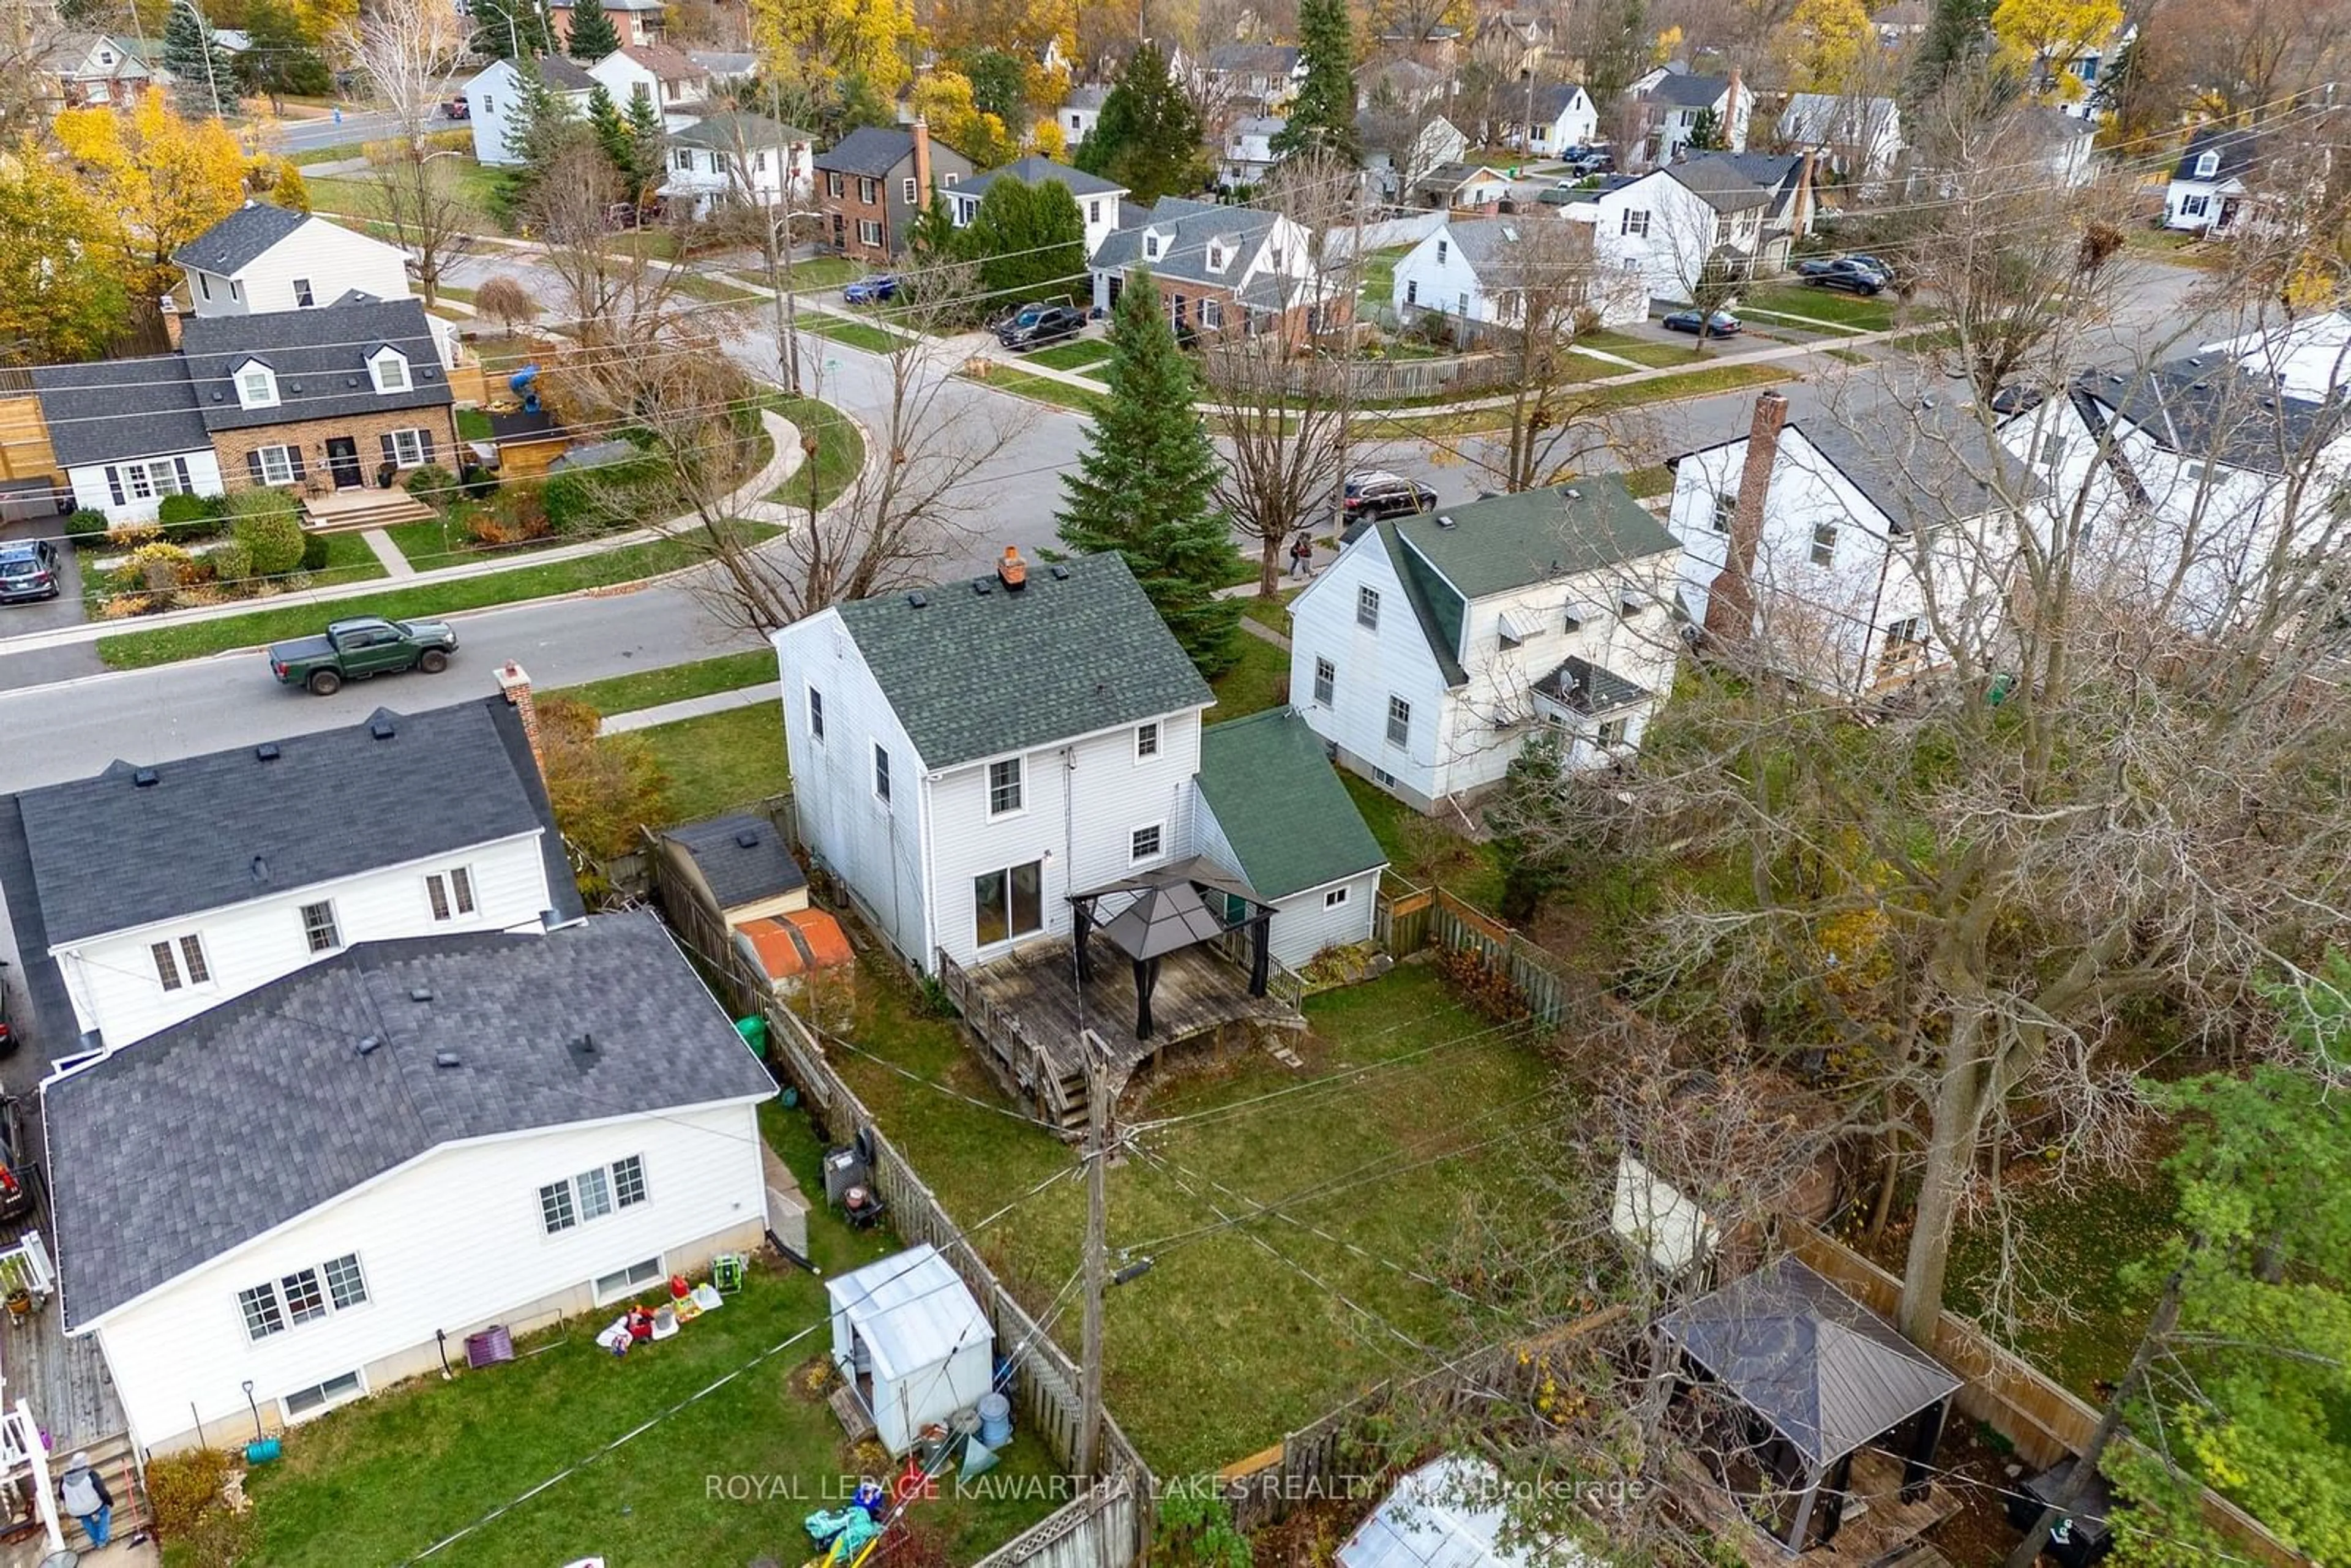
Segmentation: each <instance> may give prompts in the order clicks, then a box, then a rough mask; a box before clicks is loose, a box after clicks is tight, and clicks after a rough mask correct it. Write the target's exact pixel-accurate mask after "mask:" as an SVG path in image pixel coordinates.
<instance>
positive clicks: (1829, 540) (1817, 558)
mask: <svg viewBox="0 0 2351 1568" xmlns="http://www.w3.org/2000/svg"><path fill="white" fill-rule="evenodd" d="M1836 536H1837V531H1836V525H1834V523H1818V524H1815V525H1814V526H1813V565H1814V566H1830V565H1834V563H1835V561H1836Z"/></svg>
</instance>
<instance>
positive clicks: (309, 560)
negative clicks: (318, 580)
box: [302, 534, 327, 571]
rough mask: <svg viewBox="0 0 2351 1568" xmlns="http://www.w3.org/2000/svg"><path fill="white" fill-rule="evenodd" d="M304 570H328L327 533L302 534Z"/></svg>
mask: <svg viewBox="0 0 2351 1568" xmlns="http://www.w3.org/2000/svg"><path fill="white" fill-rule="evenodd" d="M302 570H304V571H324V570H327V536H326V535H324V534H304V535H303V536H302Z"/></svg>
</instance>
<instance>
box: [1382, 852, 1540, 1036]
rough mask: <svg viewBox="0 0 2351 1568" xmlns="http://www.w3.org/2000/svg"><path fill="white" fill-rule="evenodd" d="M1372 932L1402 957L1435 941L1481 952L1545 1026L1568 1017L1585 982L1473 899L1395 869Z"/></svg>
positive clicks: (1385, 877) (1387, 876)
mask: <svg viewBox="0 0 2351 1568" xmlns="http://www.w3.org/2000/svg"><path fill="white" fill-rule="evenodd" d="M1372 938H1373V940H1374V941H1375V942H1377V943H1379V944H1380V946H1383V947H1384V948H1386V949H1387V951H1388V952H1389V953H1391V954H1393V955H1394V956H1396V957H1399V958H1401V957H1404V956H1406V955H1408V954H1412V953H1416V952H1418V951H1420V949H1422V948H1423V947H1429V946H1437V947H1451V948H1457V949H1466V950H1468V951H1470V952H1474V953H1476V954H1477V955H1478V956H1479V957H1481V958H1482V959H1484V960H1485V962H1486V963H1487V965H1488V966H1489V967H1492V968H1493V969H1495V970H1496V971H1498V972H1499V973H1501V974H1504V975H1507V976H1509V977H1510V984H1512V985H1513V986H1516V987H1517V988H1518V989H1519V994H1520V995H1521V996H1523V997H1524V998H1526V999H1527V1008H1528V1010H1529V1011H1530V1012H1531V1014H1532V1015H1533V1017H1534V1019H1535V1021H1536V1022H1537V1023H1540V1024H1541V1025H1542V1026H1543V1027H1544V1028H1545V1029H1557V1028H1559V1027H1560V1026H1561V1025H1562V1024H1563V1023H1565V1022H1566V1021H1567V1015H1568V1009H1569V1006H1570V1004H1571V1003H1572V1002H1573V999H1574V998H1576V997H1577V996H1578V995H1579V994H1580V993H1581V992H1582V990H1583V987H1581V986H1579V985H1578V984H1577V983H1576V982H1574V981H1573V980H1571V979H1570V978H1569V977H1567V975H1566V974H1565V973H1564V972H1562V970H1561V968H1560V967H1559V960H1558V959H1556V958H1554V957H1552V956H1551V955H1550V954H1549V953H1547V952H1545V951H1544V950H1543V949H1542V948H1541V946H1537V945H1536V944H1534V943H1532V942H1530V941H1528V940H1527V939H1526V938H1525V937H1524V936H1520V935H1519V933H1518V932H1516V931H1514V930H1512V929H1511V928H1510V926H1508V925H1504V924H1503V923H1502V922H1501V921H1500V920H1499V919H1498V918H1496V917H1495V916H1493V915H1489V914H1487V913H1486V912H1485V911H1484V910H1482V909H1480V908H1479V907H1478V906H1477V905H1476V904H1471V903H1470V902H1469V901H1468V900H1467V899H1464V898H1457V897H1455V896H1454V895H1453V894H1449V893H1447V892H1446V891H1445V889H1443V888H1441V887H1415V886H1413V885H1412V884H1411V883H1408V882H1405V881H1404V880H1403V879H1402V878H1401V877H1396V876H1395V875H1394V874H1393V873H1388V874H1384V875H1383V876H1382V877H1381V878H1380V891H1379V895H1378V897H1377V898H1376V899H1375V900H1374V902H1373V904H1372Z"/></svg>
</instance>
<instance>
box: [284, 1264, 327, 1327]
mask: <svg viewBox="0 0 2351 1568" xmlns="http://www.w3.org/2000/svg"><path fill="white" fill-rule="evenodd" d="M277 1289H278V1290H279V1291H280V1292H282V1293H283V1294H284V1296H285V1300H286V1318H287V1322H291V1323H293V1324H295V1325H296V1326H300V1325H301V1324H303V1323H307V1322H312V1321H314V1320H316V1319H319V1318H323V1317H325V1316H326V1315H327V1288H326V1287H325V1286H324V1285H321V1284H320V1283H319V1270H316V1269H298V1270H295V1271H294V1272H293V1273H291V1274H288V1275H287V1276H286V1277H285V1278H284V1279H282V1280H280V1281H277Z"/></svg>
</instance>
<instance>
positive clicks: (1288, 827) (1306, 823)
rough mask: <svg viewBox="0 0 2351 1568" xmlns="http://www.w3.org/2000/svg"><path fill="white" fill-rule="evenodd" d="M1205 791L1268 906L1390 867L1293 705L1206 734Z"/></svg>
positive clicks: (1202, 770) (1244, 872) (1209, 729)
mask: <svg viewBox="0 0 2351 1568" xmlns="http://www.w3.org/2000/svg"><path fill="white" fill-rule="evenodd" d="M1199 789H1200V798H1201V799H1202V800H1206V801H1207V804H1208V810H1210V811H1212V812H1214V813H1215V814H1216V819H1217V826H1218V828H1220V829H1221V830H1222V831H1223V832H1224V835H1225V841H1226V842H1227V843H1228V844H1229V845H1231V846H1232V851H1233V858H1234V859H1235V860H1237V861H1238V862H1240V872H1241V875H1242V877H1243V878H1244V879H1245V880H1246V881H1247V882H1248V883H1249V886H1250V887H1251V888H1253V889H1255V890H1256V892H1257V894H1258V895H1259V897H1261V898H1264V899H1266V900H1267V901H1268V902H1270V903H1276V904H1278V903H1280V901H1281V900H1283V899H1285V898H1289V897H1290V896H1291V895H1293V894H1301V893H1305V892H1308V891H1310V890H1311V889H1314V888H1318V887H1327V886H1329V885H1330V884H1331V883H1334V882H1343V881H1344V880H1346V879H1347V878H1348V877H1351V876H1360V875H1361V874H1363V873H1364V872H1367V871H1376V870H1377V869H1379V868H1380V867H1381V866H1384V865H1385V864H1387V863H1388V857H1387V852H1386V851H1384V850H1383V849H1381V848H1380V841H1379V840H1377V839H1375V838H1374V837H1373V836H1372V831H1371V829H1369V828H1367V827H1365V826H1364V818H1363V813H1362V812H1361V811H1359V810H1356V808H1355V802H1354V799H1353V797H1352V796H1350V795H1349V794H1348V793H1347V787H1346V786H1345V785H1344V784H1342V783H1341V782H1340V781H1339V775H1338V772H1337V770H1336V769H1335V768H1332V766H1331V759H1330V755H1329V753H1328V752H1327V751H1326V750H1325V749H1324V747H1323V744H1322V737H1319V736H1317V735H1316V734H1315V733H1314V731H1313V730H1312V729H1311V727H1308V725H1307V723H1306V720H1305V719H1304V718H1303V717H1301V716H1300V715H1299V712H1298V710H1297V709H1296V708H1294V707H1283V708H1271V709H1269V710H1267V711H1266V712H1264V713H1256V714H1250V715H1249V716H1247V717H1246V718H1236V719H1230V720H1228V721H1227V722H1225V723H1223V724H1212V725H1210V726H1208V727H1207V728H1206V729H1204V730H1202V731H1201V732H1200V772H1199Z"/></svg>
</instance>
